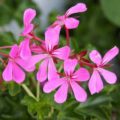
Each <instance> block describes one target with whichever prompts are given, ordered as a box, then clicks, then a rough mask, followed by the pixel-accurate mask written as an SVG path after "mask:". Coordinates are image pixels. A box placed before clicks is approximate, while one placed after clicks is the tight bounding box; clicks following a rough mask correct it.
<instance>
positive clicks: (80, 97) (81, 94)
mask: <svg viewBox="0 0 120 120" xmlns="http://www.w3.org/2000/svg"><path fill="white" fill-rule="evenodd" d="M70 84H71V87H72V90H73V92H74V95H75V98H76V100H77V101H79V102H85V101H86V99H87V93H86V91H85V90H84V89H83V88H82V87H81V86H80V85H78V84H77V83H76V82H74V81H71V82H70Z"/></svg>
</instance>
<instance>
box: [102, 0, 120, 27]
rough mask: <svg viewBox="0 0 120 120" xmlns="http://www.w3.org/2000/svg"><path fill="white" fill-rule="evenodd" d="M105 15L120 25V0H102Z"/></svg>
mask: <svg viewBox="0 0 120 120" xmlns="http://www.w3.org/2000/svg"><path fill="white" fill-rule="evenodd" d="M100 2H101V6H102V9H103V11H104V14H105V16H106V17H107V18H108V19H109V20H110V21H111V22H113V23H114V24H115V25H117V26H120V0H100Z"/></svg>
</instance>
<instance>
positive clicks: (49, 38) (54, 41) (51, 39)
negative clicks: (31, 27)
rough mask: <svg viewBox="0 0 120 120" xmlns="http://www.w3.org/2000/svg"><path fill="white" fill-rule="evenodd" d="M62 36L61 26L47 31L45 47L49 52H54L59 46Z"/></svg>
mask: <svg viewBox="0 0 120 120" xmlns="http://www.w3.org/2000/svg"><path fill="white" fill-rule="evenodd" d="M59 34H60V26H56V27H55V28H50V29H47V30H46V32H45V45H46V48H47V50H52V49H53V48H54V46H56V45H58V42H59Z"/></svg>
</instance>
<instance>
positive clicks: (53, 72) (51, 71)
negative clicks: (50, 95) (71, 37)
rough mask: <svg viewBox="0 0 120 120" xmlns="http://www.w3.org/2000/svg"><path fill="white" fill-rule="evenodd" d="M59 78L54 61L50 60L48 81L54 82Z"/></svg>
mask: <svg viewBox="0 0 120 120" xmlns="http://www.w3.org/2000/svg"><path fill="white" fill-rule="evenodd" d="M58 78H59V75H58V74H57V69H56V66H55V63H54V62H53V59H52V58H50V59H49V63H48V80H54V79H58Z"/></svg>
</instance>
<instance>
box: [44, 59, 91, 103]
mask: <svg viewBox="0 0 120 120" xmlns="http://www.w3.org/2000/svg"><path fill="white" fill-rule="evenodd" d="M76 66H77V60H76V59H67V60H65V61H64V72H65V74H63V76H64V77H63V78H59V79H53V80H51V81H48V82H47V83H46V84H45V85H44V88H43V90H44V92H45V93H50V92H52V91H53V90H55V89H56V88H58V87H59V88H58V90H57V92H56V93H55V95H54V99H55V101H56V102H57V103H63V102H65V101H66V99H67V94H68V91H69V89H70V90H71V89H72V91H73V93H74V96H75V99H76V100H77V101H79V102H85V101H86V99H87V93H86V91H85V90H84V89H83V88H82V87H81V85H80V84H79V83H81V82H83V81H87V80H88V79H89V72H88V71H87V70H86V69H85V68H79V69H78V70H77V71H75V67H76Z"/></svg>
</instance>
